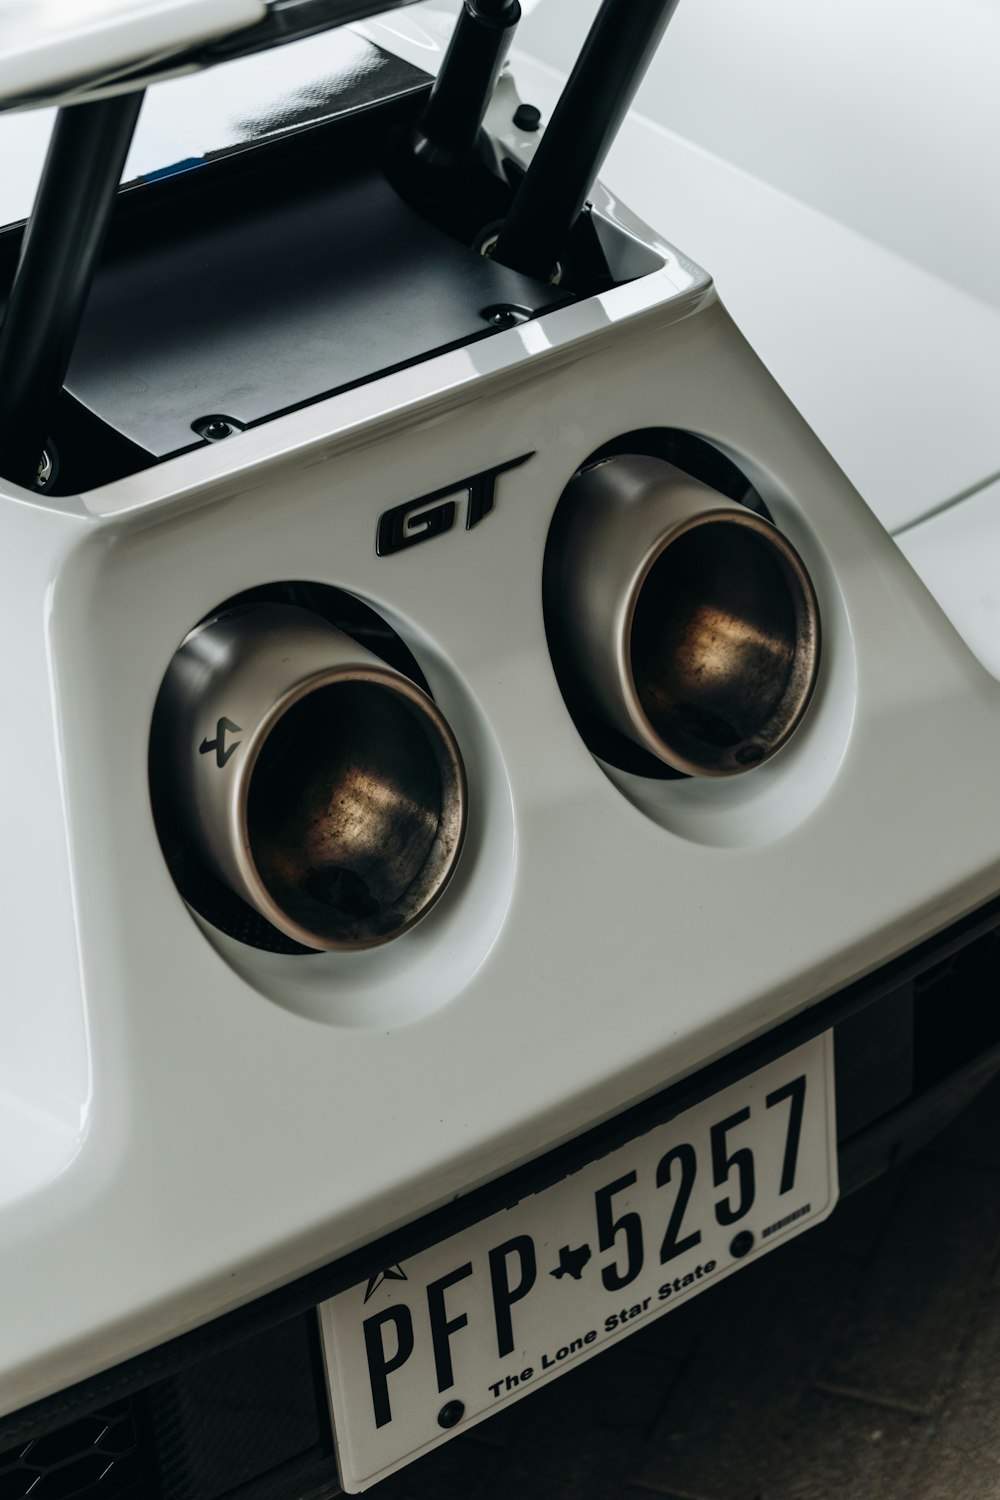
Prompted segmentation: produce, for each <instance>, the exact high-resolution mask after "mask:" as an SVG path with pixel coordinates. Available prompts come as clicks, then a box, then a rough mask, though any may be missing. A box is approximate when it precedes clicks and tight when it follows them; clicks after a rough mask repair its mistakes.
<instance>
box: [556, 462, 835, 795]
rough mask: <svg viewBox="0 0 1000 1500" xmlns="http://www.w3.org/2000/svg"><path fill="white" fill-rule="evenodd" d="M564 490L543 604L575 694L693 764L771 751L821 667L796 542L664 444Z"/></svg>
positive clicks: (726, 763)
mask: <svg viewBox="0 0 1000 1500" xmlns="http://www.w3.org/2000/svg"><path fill="white" fill-rule="evenodd" d="M565 498H566V504H565V505H564V506H561V507H560V516H559V518H558V525H557V528H556V532H555V536H554V538H553V543H554V545H550V556H551V561H550V563H549V565H548V567H547V579H546V606H547V617H548V618H549V619H550V620H551V622H552V628H553V639H554V646H555V654H556V656H557V660H558V662H561V663H562V664H563V676H564V678H565V681H566V684H567V687H568V689H569V694H570V696H571V697H574V698H575V699H576V700H577V701H579V702H582V703H583V704H584V705H585V706H586V708H587V709H588V711H590V712H593V713H595V714H597V715H598V716H599V717H600V718H601V719H602V720H603V721H604V722H605V723H606V724H608V725H610V726H611V727H613V728H615V729H617V730H618V731H619V732H621V733H623V734H625V735H627V736H628V737H629V739H630V740H632V741H633V743H635V744H637V745H639V746H640V747H641V748H642V749H644V750H645V751H647V752H649V753H650V754H652V755H653V756H655V757H656V758H657V760H659V761H660V762H662V763H663V764H665V765H666V766H668V767H670V768H672V769H673V770H675V771H679V772H682V773H684V774H686V775H692V776H732V775H737V774H739V773H741V772H743V771H749V770H753V769H754V768H755V767H757V766H760V765H763V764H764V763H765V762H766V761H768V760H769V759H770V758H771V757H772V756H773V755H774V754H776V752H777V751H778V750H779V749H780V748H781V747H782V745H784V744H785V743H786V742H787V740H788V739H789V738H790V736H791V735H792V734H793V733H794V731H795V729H796V728H797V726H798V725H799V723H800V722H801V720H802V717H803V715H804V713H805V711H806V708H807V706H808V703H809V699H810V697H811V695H812V692H813V689H814V686H815V683H816V676H817V672H818V666H819V648H820V618H819V608H818V605H817V601H816V594H815V590H814V588H813V585H812V581H811V579H810V578H809V574H808V572H807V571H806V568H805V566H804V564H803V562H802V559H801V558H800V557H799V555H798V553H797V552H796V550H795V548H794V547H793V546H792V545H791V543H790V542H789V541H788V540H787V539H786V538H785V537H784V536H783V535H782V534H781V532H779V531H778V529H777V528H776V527H775V526H774V525H773V524H772V523H771V522H770V521H768V520H766V519H764V518H763V517H762V516H758V515H756V514H755V513H754V512H752V511H750V510H748V509H746V508H745V507H744V506H742V505H739V504H737V503H736V502H735V501H731V500H727V499H726V498H725V497H724V496H722V495H720V494H718V493H716V492H715V491H713V490H711V489H710V488H709V487H708V486H707V485H704V484H702V483H701V482H700V481H698V480H695V479H692V478H690V477H689V476H688V475H686V474H683V473H682V472H681V471H680V470H678V469H675V468H674V467H673V466H672V465H670V464H668V463H666V462H665V461H663V460H660V459H656V458H650V457H643V456H638V455H630V454H629V455H621V456H618V457H614V458H610V459H607V460H604V461H602V462H600V463H597V464H595V465H594V466H593V467H591V468H589V469H585V470H584V471H582V472H581V473H580V474H578V475H577V476H576V478H575V479H574V480H573V481H572V483H571V484H570V486H569V489H568V491H567V494H566V497H565Z"/></svg>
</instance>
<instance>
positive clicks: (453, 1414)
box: [438, 1401, 465, 1427]
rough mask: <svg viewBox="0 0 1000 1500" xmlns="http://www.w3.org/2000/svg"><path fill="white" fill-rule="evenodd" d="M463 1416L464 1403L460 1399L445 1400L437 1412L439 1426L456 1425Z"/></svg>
mask: <svg viewBox="0 0 1000 1500" xmlns="http://www.w3.org/2000/svg"><path fill="white" fill-rule="evenodd" d="M464 1416H465V1405H464V1403H463V1402H461V1401H446V1402H445V1404H444V1406H442V1408H441V1410H440V1411H439V1412H438V1426H439V1427H457V1426H458V1424H459V1422H461V1420H462V1418H463V1417H464Z"/></svg>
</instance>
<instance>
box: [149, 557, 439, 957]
mask: <svg viewBox="0 0 1000 1500" xmlns="http://www.w3.org/2000/svg"><path fill="white" fill-rule="evenodd" d="M268 595H270V597H268ZM289 596H291V597H289ZM299 599H308V600H309V602H310V604H312V603H315V602H319V603H321V604H322V605H323V606H324V613H323V614H320V613H319V612H318V611H317V610H315V609H313V608H307V607H303V604H301V603H299V602H298V600H299ZM293 600H294V602H292V601H293ZM341 620H345V621H349V622H350V624H351V627H352V633H351V634H348V633H346V632H345V631H344V630H343V629H341V628H340V626H339V623H334V622H335V621H337V622H340V621H341ZM354 630H357V635H355V634H354V633H353V631H354ZM358 636H360V637H361V639H359V638H358ZM363 641H369V642H371V648H369V646H367V645H366V644H363ZM411 664H412V669H413V670H412V672H411V671H410V670H407V668H408V667H409V666H410V665H411ZM415 676H416V677H418V678H419V680H414V677H415ZM149 773H150V794H151V800H152V807H153V815H154V819H155V822H156V828H157V833H158V835H159V840H160V844H161V847H162V849H163V854H164V857H165V858H166V860H167V863H168V866H169V868H170V871H171V874H172V876H173V878H174V881H175V883H176V885H177V888H178V890H179V891H180V894H181V895H182V896H183V898H184V899H185V901H186V902H187V903H188V905H189V906H190V907H192V908H193V910H194V911H195V912H196V913H197V914H198V915H199V916H200V917H202V918H203V919H204V920H205V921H206V922H208V923H210V924H211V925H212V926H213V927H215V928H217V929H218V930H219V931H220V932H222V933H224V934H225V935H227V936H229V937H232V938H235V939H236V940H237V941H239V942H241V943H243V944H246V945H247V946H249V947H252V948H257V949H261V950H264V951H268V952H274V953H284V954H289V955H292V954H294V955H305V954H310V953H316V952H317V951H318V950H319V951H322V950H327V951H333V952H350V951H355V950H360V949H367V948H374V947H376V946H379V945H380V944H383V943H386V942H389V941H390V940H391V939H393V938H395V937H399V936H400V935H402V934H403V933H404V932H406V931H408V930H409V929H410V928H411V927H412V926H413V925H414V924H415V923H416V922H418V921H419V920H420V919H421V918H422V917H423V916H424V915H425V914H426V913H427V912H428V911H430V909H431V907H432V906H434V904H435V903H436V902H437V900H438V898H439V897H440V896H441V895H442V893H443V892H444V890H445V888H446V886H447V885H448V882H449V881H450V879H451V877H452V875H453V873H454V871H455V868H456V865H457V862H458V859H459V856H460V854H461V850H462V844H463V841H464V837H465V828H466V820H467V808H468V795H467V786H466V775H465V766H464V763H463V760H462V754H461V751H460V749H459V746H458V743H457V741H456V739H455V736H454V734H453V733H452V730H451V728H450V726H449V724H448V722H447V720H446V719H445V717H444V715H443V714H442V713H441V710H440V709H439V708H438V706H437V704H436V703H435V701H434V699H433V698H432V696H431V694H430V692H429V691H428V690H427V688H426V683H425V682H424V680H423V678H422V675H421V674H420V672H419V667H417V666H416V663H415V662H413V660H412V658H411V656H410V653H409V650H408V648H407V647H406V645H405V643H404V642H403V641H402V640H401V639H400V638H399V637H398V636H396V634H395V632H393V631H392V629H391V627H390V626H389V625H388V624H386V623H385V622H384V621H381V620H380V618H379V617H378V616H377V615H376V614H375V612H374V611H373V610H371V609H370V608H369V607H368V606H367V605H364V604H362V603H361V601H355V600H353V599H351V598H350V597H349V596H346V595H342V594H340V593H339V591H335V590H332V589H325V588H323V587H322V586H319V585H316V586H313V585H303V584H290V585H274V586H271V587H270V588H269V589H268V591H267V594H265V592H264V590H253V591H251V592H250V593H248V595H247V596H244V598H242V599H236V600H230V601H228V602H227V604H226V606H224V607H222V608H220V609H219V610H218V611H216V612H215V613H213V614H211V615H209V616H207V617H206V618H205V619H203V620H202V622H201V623H200V624H199V625H197V626H196V627H195V628H194V629H193V630H192V631H191V632H190V633H189V634H188V635H187V636H186V637H185V639H184V640H183V642H182V643H181V645H180V647H179V648H178V649H177V651H176V652H175V654H174V656H173V658H172V660H171V662H170V665H169V667H168V669H167V672H166V675H165V677H164V679H163V682H162V684H161V687H160V692H159V695H158V698H157V701H156V707H155V710H154V714H153V722H152V727H151V734H150V747H149Z"/></svg>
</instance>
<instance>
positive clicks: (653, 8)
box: [493, 0, 678, 280]
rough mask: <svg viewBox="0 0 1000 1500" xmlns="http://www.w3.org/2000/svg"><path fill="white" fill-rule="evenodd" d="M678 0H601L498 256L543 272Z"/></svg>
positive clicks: (561, 248)
mask: <svg viewBox="0 0 1000 1500" xmlns="http://www.w3.org/2000/svg"><path fill="white" fill-rule="evenodd" d="M677 3H678V0H604V4H603V5H602V6H601V9H600V11H599V12H598V15H597V19H596V20H595V21H594V24H593V26H592V27H591V29H590V34H589V35H588V37H587V40H586V41H585V42H584V44H583V49H582V51H581V52H580V55H579V57H578V58H577V60H576V66H575V67H574V69H573V71H572V73H571V74H570V78H569V82H568V83H567V85H566V87H565V88H564V90H563V92H562V95H561V97H560V99H559V103H558V104H557V105H556V108H555V111H554V113H553V115H552V119H551V120H550V122H549V124H548V126H547V128H546V131H545V134H544V135H543V136H542V139H541V141H540V142H539V144H538V150H537V151H536V152H535V156H534V160H533V161H532V163H531V166H530V167H529V169H528V172H527V174H526V176H525V178H524V181H523V182H522V183H521V186H520V188H519V189H518V192H517V196H516V197H515V199H514V202H513V204H512V205H511V210H510V213H509V214H508V216H507V219H506V220H505V222H504V225H503V228H502V229H501V231H500V237H499V239H498V240H497V243H496V247H495V249H494V252H493V255H494V259H496V260H498V261H500V262H501V263H502V264H503V265H505V266H510V267H511V268H512V269H513V270H515V271H521V272H522V273H523V274H525V275H528V276H536V277H538V278H539V279H540V280H545V279H546V278H548V277H549V276H551V274H552V272H553V270H554V268H555V265H556V263H557V262H558V260H559V259H560V257H561V256H562V255H563V254H564V252H565V248H566V241H567V239H568V237H569V233H570V230H571V229H572V227H573V225H574V224H575V223H576V220H577V217H578V216H579V213H580V210H581V209H582V208H583V205H584V203H585V201H586V198H587V194H588V193H589V192H590V190H591V188H592V187H593V185H594V179H595V178H596V177H597V174H598V172H599V171H600V170H601V166H602V164H603V162H604V158H605V156H606V155H607V153H608V150H609V149H610V147H611V143H612V141H613V140H614V138H615V136H616V134H617V133H618V129H619V126H620V125H621V123H622V120H623V119H624V118H625V115H626V113H627V111H628V108H629V105H630V104H631V103H632V100H633V98H634V97H635V93H636V90H637V89H638V87H639V84H640V83H641V82H642V78H643V74H644V73H645V71H646V68H647V67H648V65H649V63H650V60H651V59H652V56H653V53H654V52H655V51H656V48H657V46H658V44H659V41H660V38H661V37H662V35H663V33H664V31H665V30H666V28H667V24H668V23H669V21H670V18H671V16H672V15H673V13H674V11H675V9H676V7H677Z"/></svg>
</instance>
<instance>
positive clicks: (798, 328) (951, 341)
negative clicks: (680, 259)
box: [514, 34, 1000, 531]
mask: <svg viewBox="0 0 1000 1500" xmlns="http://www.w3.org/2000/svg"><path fill="white" fill-rule="evenodd" d="M665 45H669V34H668V41H667V43H665ZM514 71H515V75H516V77H517V82H518V89H519V91H520V93H521V94H522V95H523V97H524V98H526V99H530V100H531V101H532V102H533V103H538V104H539V105H540V106H541V107H543V108H546V109H550V108H551V106H552V104H553V103H554V101H555V99H556V98H557V97H558V92H559V88H560V85H561V82H562V80H561V78H560V77H559V76H558V75H555V74H553V73H552V72H551V71H550V70H549V69H547V68H544V67H541V66H539V65H538V64H537V63H535V62H534V61H533V60H532V59H530V58H528V57H526V56H523V55H521V54H517V55H516V57H515V59H514ZM603 180H604V182H605V183H606V184H607V185H609V186H610V187H611V189H612V190H613V191H614V192H615V194H616V195H620V197H621V199H622V200H623V201H624V202H625V203H627V204H628V205H629V206H630V207H631V208H632V209H634V210H635V211H636V213H639V214H641V215H642V217H643V218H644V219H645V220H647V221H648V222H649V223H651V224H655V225H656V227H657V229H658V230H659V231H660V233H661V234H664V235H666V236H667V238H668V239H670V240H671V241H673V243H675V244H678V245H681V246H683V248H684V250H685V251H686V253H687V254H688V255H691V256H693V257H694V259H695V260H697V261H699V262H700V264H702V265H705V266H709V267H710V268H711V271H712V275H713V278H714V280H715V282H716V285H717V286H718V288H719V293H720V295H721V296H722V298H723V300H724V301H725V303H726V306H727V307H728V308H729V310H730V312H731V313H732V315H733V317H734V318H735V320H736V322H737V323H738V324H739V327H740V329H741V331H742V332H743V334H744V336H745V337H746V338H747V339H748V340H749V341H750V343H751V344H752V345H753V347H754V349H755V350H756V352H757V353H758V354H759V356H760V357H761V359H762V360H763V361H764V363H765V364H766V365H767V367H768V369H769V370H770V371H771V373H772V375H774V377H775V379H776V380H777V381H778V382H779V383H780V385H781V386H782V388H783V389H784V390H785V391H786V393H787V394H788V395H789V397H790V398H791V399H792V401H794V403H795V405H796V406H797V407H798V409H799V411H800V412H801V413H802V415H803V416H804V417H805V419H806V421H807V422H809V424H810V425H811V426H812V427H813V428H814V430H815V431H816V432H817V434H818V435H819V437H820V438H821V439H822V441H823V442H824V443H825V444H826V446H827V447H828V448H829V450H830V452H831V453H832V454H833V456H834V458H835V459H836V460H837V462H838V463H839V464H840V465H841V467H842V468H843V469H844V471H845V473H846V474H847V475H848V477H849V479H850V480H851V481H852V483H853V484H854V485H855V486H856V488H857V489H858V490H859V491H860V492H861V494H862V495H863V496H864V498H865V500H866V501H867V503H868V504H869V505H870V506H871V508H872V510H873V511H874V512H875V514H876V515H877V516H878V518H879V520H880V521H881V522H882V523H883V525H884V526H886V527H887V528H888V529H889V530H890V531H895V530H896V529H897V528H899V527H901V526H905V525H908V524H909V523H911V522H913V521H915V520H917V519H918V518H919V517H920V516H922V515H925V514H927V513H928V512H929V511H931V510H934V509H936V508H937V507H938V506H939V505H940V504H941V503H942V502H945V501H947V500H950V499H952V498H953V497H954V496H956V495H959V494H962V493H964V492H966V491H968V490H969V489H971V488H974V487H976V486H977V485H980V484H983V483H986V482H988V481H989V480H990V479H992V478H993V477H994V476H995V475H997V474H998V473H1000V424H998V423H997V421H996V420H995V416H994V411H995V405H996V400H995V397H996V392H997V391H998V390H1000V311H998V310H997V309H996V308H994V307H991V306H989V305H988V304H986V303H984V302H981V301H977V300H976V299H975V298H973V297H971V296H970V295H969V294H968V293H967V292H963V291H961V290H959V289H958V288H957V287H955V286H953V285H951V284H949V283H948V282H947V281H945V280H943V279H941V278H940V277H937V276H934V275H932V274H931V273H930V272H929V271H927V270H925V269H923V268H922V267H921V266H919V265H917V264H914V263H913V262H912V261H907V260H904V259H903V258H902V257H901V256H899V255H897V254H895V253H894V252H892V251H890V250H887V249H885V248H883V247H882V246H881V245H877V244H875V243H874V242H873V241H872V240H869V239H865V238H864V237H863V236H861V235H860V234H858V233H856V232H855V231H854V230H852V229H849V228H846V227H845V226H844V225H841V224H838V223H836V222H835V221H834V220H833V219H830V218H828V217H826V216H825V215H824V214H821V213H818V212H817V211H816V210H815V209H813V208H810V207H808V206H807V205H805V204H803V203H800V202H797V201H796V200H795V199H794V198H791V197H789V196H788V195H787V194H785V193H782V192H779V191H777V190H776V189H774V188H772V187H769V186H768V185H767V184H765V183H763V182H761V181H759V180H757V179H755V178H753V177H750V176H749V175H748V174H747V173H745V172H743V171H741V170H740V169H739V168H737V167H733V166H731V165H729V164H728V163H726V162H724V161H722V160H721V159H720V158H718V157H716V156H712V155H711V154H709V153H708V152H706V151H703V150H701V149H699V148H698V147H696V146H693V145H692V144H691V143H690V142H689V141H685V140H683V139H681V138H680V137H678V136H676V135H674V134H672V133H671V132H670V131H668V130H666V129H664V128H663V127H662V126H658V125H655V124H653V123H652V122H650V121H648V120H645V119H643V118H642V117H641V116H637V115H631V116H630V117H629V118H628V120H626V122H625V125H624V127H623V129H622V131H621V134H620V136H619V138H618V141H617V143H616V145H615V147H614V148H613V150H612V152H611V155H610V157H609V159H608V162H607V165H606V168H605V171H604V173H603Z"/></svg>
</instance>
